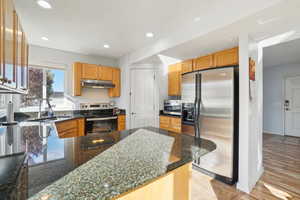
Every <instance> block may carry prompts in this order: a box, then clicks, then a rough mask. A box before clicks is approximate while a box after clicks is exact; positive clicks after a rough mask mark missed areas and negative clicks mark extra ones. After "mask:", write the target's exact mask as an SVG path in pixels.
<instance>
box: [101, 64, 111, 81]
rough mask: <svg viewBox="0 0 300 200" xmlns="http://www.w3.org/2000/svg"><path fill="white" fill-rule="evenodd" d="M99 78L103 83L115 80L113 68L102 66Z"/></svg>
mask: <svg viewBox="0 0 300 200" xmlns="http://www.w3.org/2000/svg"><path fill="white" fill-rule="evenodd" d="M98 77H99V79H100V80H102V81H112V80H113V68H112V67H106V66H101V67H99V69H98Z"/></svg>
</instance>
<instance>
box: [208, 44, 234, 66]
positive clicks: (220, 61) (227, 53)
mask: <svg viewBox="0 0 300 200" xmlns="http://www.w3.org/2000/svg"><path fill="white" fill-rule="evenodd" d="M214 63H215V66H216V67H223V66H231V65H238V64H239V49H238V47H235V48H232V49H227V50H224V51H220V52H217V53H215V54H214Z"/></svg>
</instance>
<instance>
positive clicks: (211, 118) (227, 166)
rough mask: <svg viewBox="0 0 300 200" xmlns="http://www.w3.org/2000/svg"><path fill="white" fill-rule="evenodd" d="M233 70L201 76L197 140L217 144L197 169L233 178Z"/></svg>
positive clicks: (211, 72)
mask: <svg viewBox="0 0 300 200" xmlns="http://www.w3.org/2000/svg"><path fill="white" fill-rule="evenodd" d="M233 79H234V70H233V68H223V69H214V70H208V71H204V72H201V106H200V117H199V121H198V123H199V127H200V137H201V138H205V139H208V140H212V141H213V142H214V143H216V145H217V148H216V150H215V151H213V152H211V153H209V154H207V155H205V156H203V157H201V158H200V160H198V161H196V164H198V165H199V167H200V168H203V169H205V170H207V171H210V172H212V173H214V174H218V175H221V176H224V177H228V178H232V173H233V138H234V126H233V125H234V119H233V117H234V116H233V114H234V85H233V84H234V81H233Z"/></svg>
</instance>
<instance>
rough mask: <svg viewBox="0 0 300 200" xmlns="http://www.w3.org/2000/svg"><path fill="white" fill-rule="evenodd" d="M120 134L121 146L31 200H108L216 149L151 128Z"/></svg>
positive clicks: (190, 138)
mask: <svg viewBox="0 0 300 200" xmlns="http://www.w3.org/2000/svg"><path fill="white" fill-rule="evenodd" d="M119 134H120V142H118V143H117V144H115V145H113V146H112V147H110V148H109V149H107V150H106V151H104V152H103V153H102V154H100V155H98V156H96V157H95V158H93V159H92V160H90V161H88V162H87V163H85V164H84V165H82V166H80V167H78V168H77V169H75V170H73V171H72V172H70V173H69V174H68V175H66V176H64V177H63V178H61V179H59V180H58V181H56V182H55V183H53V184H52V185H50V186H48V187H46V188H45V189H44V190H42V191H41V192H39V193H38V194H36V195H34V196H33V197H32V198H31V199H32V200H35V199H82V198H84V199H111V198H114V197H117V196H118V195H120V194H122V193H124V192H127V191H129V190H131V189H133V188H135V187H138V186H141V185H143V184H145V183H146V182H148V181H151V180H153V179H155V178H157V177H159V176H162V175H164V174H166V173H168V172H169V171H171V170H173V169H176V168H178V167H180V166H182V165H184V164H187V163H189V162H192V160H193V159H197V158H199V157H200V156H202V155H204V154H206V153H208V152H210V151H213V150H214V149H215V148H216V147H215V144H214V143H213V142H211V141H208V140H203V139H198V140H196V139H194V138H193V137H191V136H187V135H183V134H175V133H169V132H166V131H163V130H161V129H157V128H152V127H148V128H141V129H134V130H128V131H123V132H119ZM124 138H126V139H124Z"/></svg>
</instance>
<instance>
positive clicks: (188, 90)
mask: <svg viewBox="0 0 300 200" xmlns="http://www.w3.org/2000/svg"><path fill="white" fill-rule="evenodd" d="M196 74H197V72H194V73H188V74H184V75H182V77H181V102H182V103H194V102H195V98H196Z"/></svg>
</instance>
